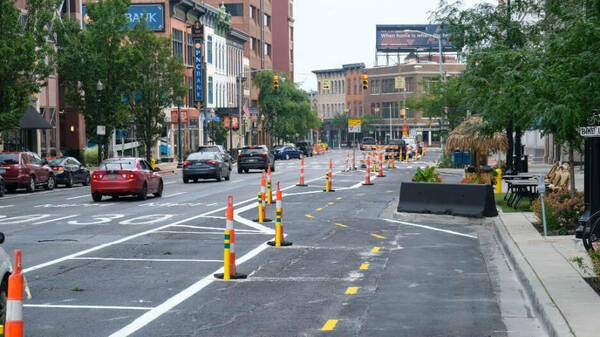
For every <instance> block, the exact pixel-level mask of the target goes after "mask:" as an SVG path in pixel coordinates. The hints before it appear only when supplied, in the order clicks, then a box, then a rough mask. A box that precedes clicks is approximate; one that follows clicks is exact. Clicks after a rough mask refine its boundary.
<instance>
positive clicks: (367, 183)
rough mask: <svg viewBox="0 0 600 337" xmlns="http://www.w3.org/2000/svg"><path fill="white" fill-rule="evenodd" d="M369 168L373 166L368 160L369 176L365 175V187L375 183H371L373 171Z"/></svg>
mask: <svg viewBox="0 0 600 337" xmlns="http://www.w3.org/2000/svg"><path fill="white" fill-rule="evenodd" d="M369 166H371V160H370V159H369V158H367V174H366V175H365V182H364V183H363V185H373V183H372V182H371V171H370V168H369Z"/></svg>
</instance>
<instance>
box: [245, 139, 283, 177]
mask: <svg viewBox="0 0 600 337" xmlns="http://www.w3.org/2000/svg"><path fill="white" fill-rule="evenodd" d="M237 163H238V168H237V170H238V173H242V172H246V173H248V171H249V170H250V169H255V170H265V171H266V170H267V169H268V166H269V164H271V171H273V172H274V171H275V156H274V155H273V154H272V153H271V152H269V150H268V149H267V147H266V146H265V145H257V146H246V147H243V148H241V149H240V150H239V154H238V162H237Z"/></svg>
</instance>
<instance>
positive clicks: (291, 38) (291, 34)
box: [290, 26, 294, 41]
mask: <svg viewBox="0 0 600 337" xmlns="http://www.w3.org/2000/svg"><path fill="white" fill-rule="evenodd" d="M290 41H294V27H292V26H290Z"/></svg>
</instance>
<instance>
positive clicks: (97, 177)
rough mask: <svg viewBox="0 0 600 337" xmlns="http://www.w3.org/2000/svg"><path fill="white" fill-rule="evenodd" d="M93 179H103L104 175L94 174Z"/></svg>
mask: <svg viewBox="0 0 600 337" xmlns="http://www.w3.org/2000/svg"><path fill="white" fill-rule="evenodd" d="M92 179H102V175H101V174H93V175H92Z"/></svg>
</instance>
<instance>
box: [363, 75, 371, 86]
mask: <svg viewBox="0 0 600 337" xmlns="http://www.w3.org/2000/svg"><path fill="white" fill-rule="evenodd" d="M362 86H363V90H367V89H369V76H367V75H363V80H362Z"/></svg>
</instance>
